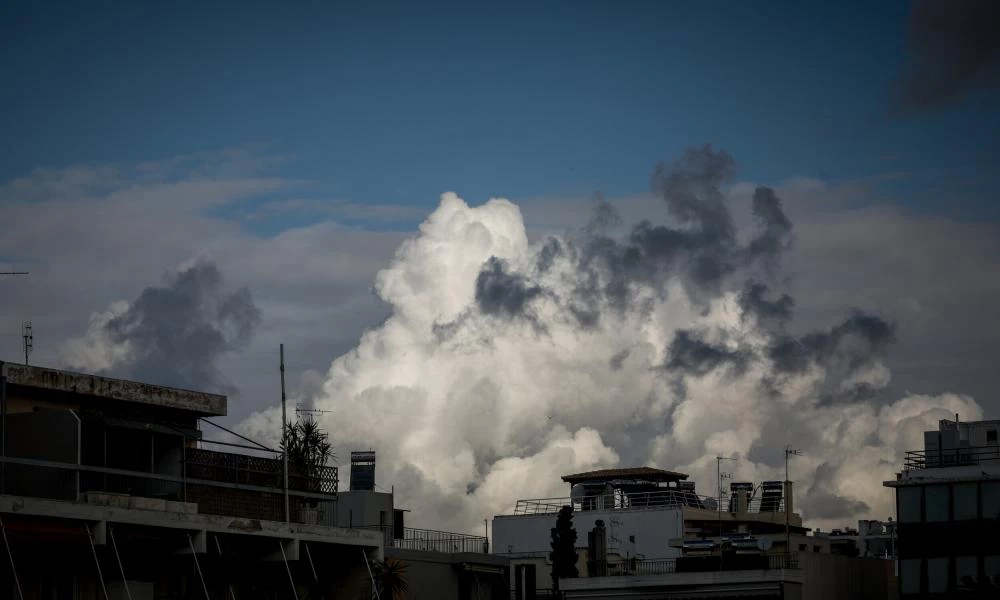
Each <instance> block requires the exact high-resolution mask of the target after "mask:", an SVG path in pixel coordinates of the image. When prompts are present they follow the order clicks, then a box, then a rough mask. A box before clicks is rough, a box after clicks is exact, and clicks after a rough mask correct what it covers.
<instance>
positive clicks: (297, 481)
mask: <svg viewBox="0 0 1000 600" xmlns="http://www.w3.org/2000/svg"><path fill="white" fill-rule="evenodd" d="M183 454H184V455H185V456H184V458H183V459H182V460H180V461H178V462H179V463H180V464H178V462H174V461H163V462H160V463H157V464H156V465H155V470H154V469H151V470H150V471H136V470H131V469H121V468H113V467H105V466H98V465H90V464H74V463H65V462H58V461H50V460H42V459H34V458H25V457H12V456H6V457H0V465H2V469H0V471H2V474H0V493H6V494H13V495H20V496H27V497H36V498H47V499H54V500H68V501H86V502H97V503H102V504H107V505H109V506H114V507H117V508H135V507H141V508H147V509H148V508H152V507H159V506H162V507H163V508H159V509H158V510H168V511H169V510H184V511H186V510H192V509H193V507H189V506H187V505H185V504H184V503H196V504H197V512H198V513H201V514H214V515H223V516H232V517H241V518H247V519H262V520H271V521H283V520H285V503H284V477H283V471H282V469H283V467H282V461H281V460H280V458H271V457H258V456H249V455H246V454H232V453H227V452H215V451H211V450H203V449H193V448H185V449H184V452H183ZM288 484H289V485H288V487H289V493H288V495H289V502H288V508H289V514H288V518H289V520H291V521H292V522H298V523H309V522H313V523H314V522H316V521H317V516H316V515H312V516H311V517H310V514H309V513H307V512H306V509H309V508H310V507H311V506H316V503H317V502H322V501H329V500H333V499H335V498H336V490H337V469H336V467H322V468H318V469H313V470H312V472H310V473H301V472H295V471H293V472H291V473H289V479H288ZM171 503H174V504H171ZM315 512H316V511H313V513H315Z"/></svg>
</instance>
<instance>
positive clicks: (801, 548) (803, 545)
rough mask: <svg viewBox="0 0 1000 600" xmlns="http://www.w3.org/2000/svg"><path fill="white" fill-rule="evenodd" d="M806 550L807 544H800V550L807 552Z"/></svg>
mask: <svg viewBox="0 0 1000 600" xmlns="http://www.w3.org/2000/svg"><path fill="white" fill-rule="evenodd" d="M805 551H806V545H805V544H799V552H805Z"/></svg>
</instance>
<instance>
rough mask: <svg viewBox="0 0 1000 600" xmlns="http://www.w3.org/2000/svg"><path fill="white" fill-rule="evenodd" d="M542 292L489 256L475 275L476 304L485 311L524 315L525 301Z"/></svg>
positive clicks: (495, 258) (525, 309) (526, 303)
mask: <svg viewBox="0 0 1000 600" xmlns="http://www.w3.org/2000/svg"><path fill="white" fill-rule="evenodd" d="M541 293H542V289H541V288H540V287H538V286H537V285H531V284H529V283H528V281H527V279H526V278H525V277H524V276H523V275H520V274H518V273H509V272H507V264H506V263H505V262H504V261H503V260H501V259H499V258H497V257H495V256H492V257H490V259H489V260H487V261H486V264H485V265H483V268H482V270H481V271H480V272H479V275H478V276H477V277H476V304H477V305H479V309H480V310H481V311H483V312H484V313H486V314H489V315H495V316H503V317H523V316H528V315H527V308H528V303H529V302H531V300H532V299H533V298H535V297H536V296H538V295H539V294H541Z"/></svg>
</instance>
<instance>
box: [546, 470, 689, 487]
mask: <svg viewBox="0 0 1000 600" xmlns="http://www.w3.org/2000/svg"><path fill="white" fill-rule="evenodd" d="M687 478H688V476H687V475H686V474H684V473H678V472H676V471H666V470H664V469H654V468H653V467H629V468H624V469H600V470H597V471H587V472H586V473H574V474H573V475H563V477H562V480H563V481H565V482H566V483H569V484H575V483H585V482H591V481H615V480H618V479H641V480H643V481H680V480H682V479H687Z"/></svg>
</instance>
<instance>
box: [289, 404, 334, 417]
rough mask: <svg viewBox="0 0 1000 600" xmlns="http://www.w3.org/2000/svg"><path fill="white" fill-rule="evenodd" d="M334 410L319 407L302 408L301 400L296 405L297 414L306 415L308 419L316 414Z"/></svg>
mask: <svg viewBox="0 0 1000 600" xmlns="http://www.w3.org/2000/svg"><path fill="white" fill-rule="evenodd" d="M332 412H333V411H332V410H319V409H318V408H302V403H301V402H300V403H298V404H296V405H295V414H296V415H305V417H306V418H307V419H313V418H315V417H316V415H325V414H326V413H332Z"/></svg>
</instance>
